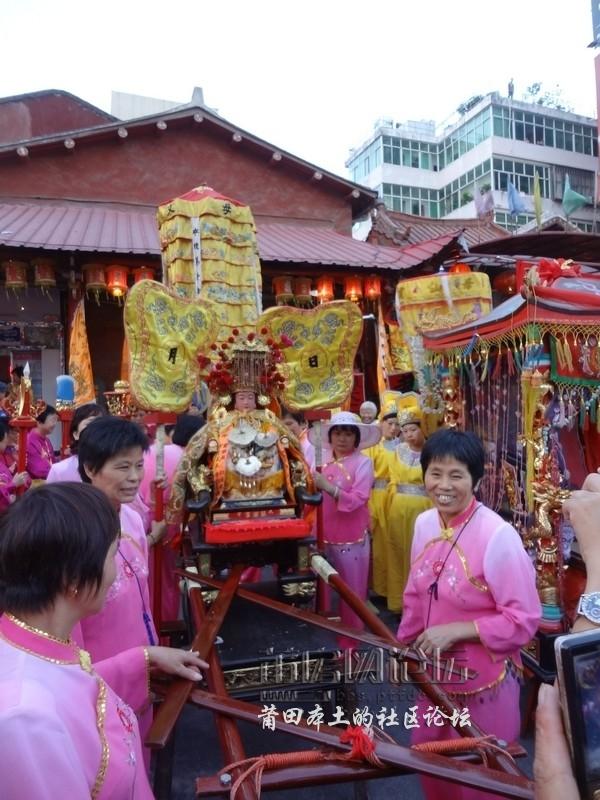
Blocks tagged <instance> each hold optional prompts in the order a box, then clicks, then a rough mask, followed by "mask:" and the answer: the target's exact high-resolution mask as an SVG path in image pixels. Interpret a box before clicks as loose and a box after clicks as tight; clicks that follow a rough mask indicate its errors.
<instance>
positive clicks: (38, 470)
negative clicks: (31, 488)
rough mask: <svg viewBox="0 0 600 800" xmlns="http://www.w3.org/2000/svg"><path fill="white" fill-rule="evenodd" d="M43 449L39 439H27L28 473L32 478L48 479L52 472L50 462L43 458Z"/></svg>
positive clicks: (31, 437) (30, 437)
mask: <svg viewBox="0 0 600 800" xmlns="http://www.w3.org/2000/svg"><path fill="white" fill-rule="evenodd" d="M42 452H43V448H42V443H41V440H40V439H39V437H37V436H35V437H33V436H29V437H28V438H27V461H26V464H27V472H28V473H29V474H30V475H31V477H32V478H47V477H48V473H49V472H50V463H49V461H48V460H47V459H46V458H44V457H43V456H42Z"/></svg>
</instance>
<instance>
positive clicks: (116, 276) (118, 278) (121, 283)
mask: <svg viewBox="0 0 600 800" xmlns="http://www.w3.org/2000/svg"><path fill="white" fill-rule="evenodd" d="M128 274H129V270H128V269H127V267H119V266H117V265H116V264H113V265H112V266H110V267H107V269H106V277H107V285H108V292H109V294H111V295H112V296H113V297H116V298H117V299H120V298H122V297H124V296H125V295H126V294H127V289H128V288H129V287H128V283H127V276H128Z"/></svg>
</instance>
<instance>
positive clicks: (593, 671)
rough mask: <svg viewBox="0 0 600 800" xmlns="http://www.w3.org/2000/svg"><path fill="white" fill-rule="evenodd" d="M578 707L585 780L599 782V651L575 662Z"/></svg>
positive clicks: (580, 657) (582, 656)
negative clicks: (582, 732) (581, 729)
mask: <svg viewBox="0 0 600 800" xmlns="http://www.w3.org/2000/svg"><path fill="white" fill-rule="evenodd" d="M574 668H575V684H576V686H577V694H578V695H579V697H578V704H577V705H578V707H579V709H580V711H581V718H582V722H583V731H584V741H583V742H581V743H579V742H574V746H575V747H578V746H580V744H581V745H583V747H584V758H585V766H586V774H587V778H588V781H590V782H595V781H598V780H600V652H595V653H582V654H581V655H579V656H576V657H575V659H574Z"/></svg>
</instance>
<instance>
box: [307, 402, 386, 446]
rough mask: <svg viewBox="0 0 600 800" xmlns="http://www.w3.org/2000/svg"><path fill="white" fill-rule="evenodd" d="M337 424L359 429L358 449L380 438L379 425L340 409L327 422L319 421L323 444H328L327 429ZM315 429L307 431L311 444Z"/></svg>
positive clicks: (313, 441)
mask: <svg viewBox="0 0 600 800" xmlns="http://www.w3.org/2000/svg"><path fill="white" fill-rule="evenodd" d="M339 425H352V426H353V427H355V428H358V430H359V431H360V442H359V444H358V447H359V450H365V449H366V448H367V447H373V445H375V444H377V442H378V441H379V440H380V439H381V431H380V429H379V425H367V424H365V423H364V422H361V421H360V417H358V416H357V415H356V414H353V413H352V412H351V411H340V412H338V413H337V414H334V415H333V417H331V419H330V420H329V421H328V422H322V423H321V435H322V437H323V444H324V445H325V446H327V445H328V442H329V431H330V430H331V429H332V428H333V427H336V426H339ZM315 439H316V430H315V428H310V429H309V431H308V440H309V442H310V443H311V444H314V445H316V441H315Z"/></svg>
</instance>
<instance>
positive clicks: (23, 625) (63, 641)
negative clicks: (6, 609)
mask: <svg viewBox="0 0 600 800" xmlns="http://www.w3.org/2000/svg"><path fill="white" fill-rule="evenodd" d="M6 617H7V618H8V619H9V620H10V621H11V622H13V623H14V624H15V625H18V626H19V628H23V630H25V631H29V632H30V633H35V634H36V635H37V636H43V637H44V639H49V640H50V641H51V642H58V643H59V644H68V645H72V644H73V640H72V639H71V637H70V636H69V638H68V639H61V638H60V637H59V636H52V634H51V633H46V631H43V630H41V629H40V628H34V626H33V625H28V624H27V623H26V622H23V620H22V619H17V617H15V616H14V614H9V613H7V614H6Z"/></svg>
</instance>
